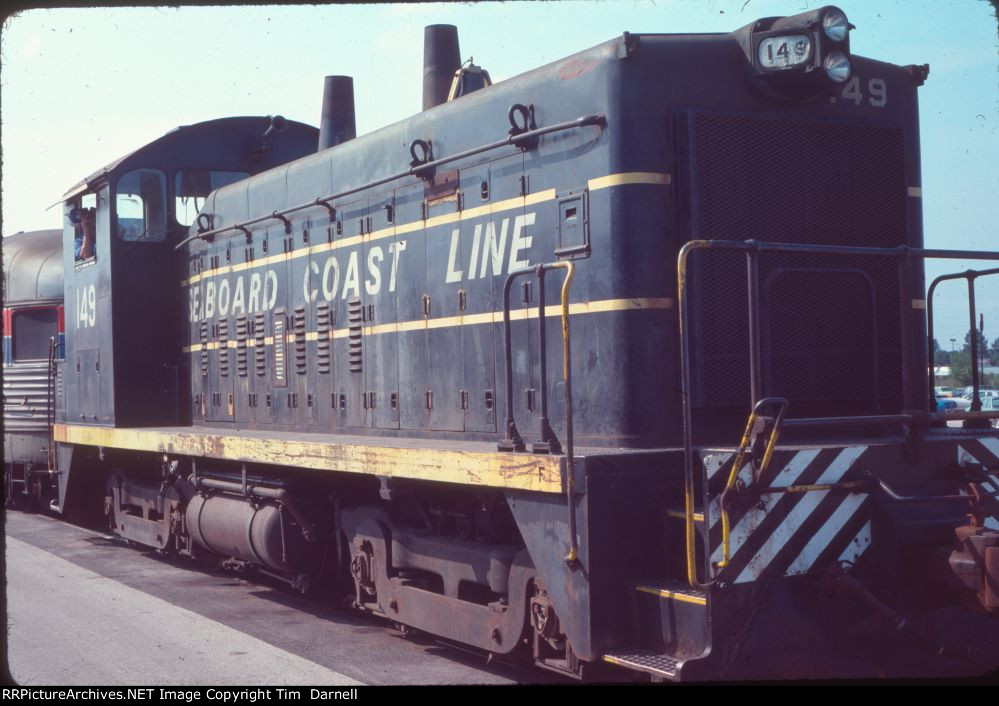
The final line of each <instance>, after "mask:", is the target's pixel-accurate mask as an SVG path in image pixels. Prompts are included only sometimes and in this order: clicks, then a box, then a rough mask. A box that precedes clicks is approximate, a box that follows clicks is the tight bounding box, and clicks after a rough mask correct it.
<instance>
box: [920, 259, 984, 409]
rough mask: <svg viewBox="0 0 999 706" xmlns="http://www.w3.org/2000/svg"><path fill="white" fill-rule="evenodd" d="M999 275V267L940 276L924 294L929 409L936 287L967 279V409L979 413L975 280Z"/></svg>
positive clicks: (932, 405)
mask: <svg viewBox="0 0 999 706" xmlns="http://www.w3.org/2000/svg"><path fill="white" fill-rule="evenodd" d="M996 274H999V267H996V268H993V269H989V270H982V271H978V270H965V271H964V272H955V273H953V274H949V275H940V276H939V277H937V278H936V279H934V280H933V282H932V283H931V284H930V288H929V290H928V291H927V293H926V327H927V329H928V330H929V333H928V334H927V338H928V340H929V341H930V344H929V346H928V347H927V350H928V356H929V358H928V359H929V375H930V384H929V394H930V409H933V408H935V407H936V395H935V394H934V392H933V390H934V388H935V387H936V385H935V383H936V373H935V371H934V370H933V368H934V367H936V366H935V363H936V361H935V360H934V358H935V355H936V351H935V350H934V349H933V341H934V340H935V339H934V336H933V295H934V293H936V289H937V285H938V284H940V283H941V282H945V281H947V280H954V279H967V280H968V317H969V331H971V336H970V338H971V351H970V352H971V387H972V392H971V407H970V408H969V409H970V411H971V412H981V411H982V400H981V398H980V397H979V396H978V392H979V389H980V386H981V380H979V376H978V363H977V361H978V336H976V335H975V309H976V307H975V280H977V279H978V278H979V277H986V276H989V275H996ZM983 423H984V424H987V423H988V422H987V419H986V420H981V421H978V420H975V421H974V422H973V424H972V425H973V426H982V425H983Z"/></svg>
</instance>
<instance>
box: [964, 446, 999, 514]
mask: <svg viewBox="0 0 999 706" xmlns="http://www.w3.org/2000/svg"><path fill="white" fill-rule="evenodd" d="M957 462H958V464H959V465H961V466H966V465H968V464H971V463H975V464H979V465H981V466H983V467H984V468H985V471H986V473H987V476H986V478H987V480H984V481H982V483H981V484H980V485H981V487H982V490H984V491H985V492H986V493H989V494H990V495H992V497H994V498H996V499H997V500H999V437H980V438H977V439H967V440H962V441H961V443H960V445H959V446H958V447H957ZM985 526H986V527H988V528H989V529H994V530H999V520H997V519H996V518H995V517H986V518H985Z"/></svg>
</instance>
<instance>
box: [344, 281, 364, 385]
mask: <svg viewBox="0 0 999 706" xmlns="http://www.w3.org/2000/svg"><path fill="white" fill-rule="evenodd" d="M363 322H364V315H363V307H362V306H361V299H360V298H359V297H353V298H351V299H348V300H347V339H348V343H347V347H348V350H349V351H350V372H352V373H359V372H361V370H363V368H362V361H363V354H362V351H361V324H362V323H363Z"/></svg>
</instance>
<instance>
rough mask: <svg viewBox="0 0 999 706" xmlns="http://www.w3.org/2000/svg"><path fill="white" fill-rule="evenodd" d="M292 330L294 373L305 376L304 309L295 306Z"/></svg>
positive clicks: (306, 369)
mask: <svg viewBox="0 0 999 706" xmlns="http://www.w3.org/2000/svg"><path fill="white" fill-rule="evenodd" d="M291 323H292V330H293V331H294V334H295V372H297V373H298V374H299V375H305V373H306V372H307V371H308V365H307V363H308V359H307V358H306V354H305V307H304V306H296V307H295V313H294V314H293V315H292V322H291Z"/></svg>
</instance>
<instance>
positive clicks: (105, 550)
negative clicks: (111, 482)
mask: <svg viewBox="0 0 999 706" xmlns="http://www.w3.org/2000/svg"><path fill="white" fill-rule="evenodd" d="M5 524H6V536H5V540H6V554H5V559H6V566H5V578H6V616H7V628H8V630H7V645H6V647H7V649H6V655H7V660H8V669H9V672H10V674H11V675H12V677H13V679H14V680H15V681H16V682H17V683H19V684H21V685H33V684H39V685H41V684H44V685H104V686H107V685H123V686H124V685H189V684H199V685H220V686H222V685H283V684H298V685H328V686H344V685H356V684H376V685H377V684H514V683H523V682H525V681H529V682H550V681H552V679H551V678H549V677H548V676H547V675H546V674H544V673H538V672H532V671H525V670H523V669H520V668H517V667H513V666H510V665H504V664H497V663H492V664H487V663H486V659H485V657H484V656H483V655H481V654H476V653H472V652H467V651H464V650H461V649H458V648H455V647H453V646H450V645H443V644H440V643H438V642H436V641H434V640H432V639H430V638H425V637H417V638H413V637H404V636H403V635H401V634H400V633H399V632H398V631H396V630H394V629H392V627H391V626H390V624H389V623H387V622H385V621H380V620H377V619H373V618H370V617H367V616H363V615H356V614H352V613H351V612H349V611H346V610H339V609H335V608H333V607H331V606H327V605H324V604H322V603H321V602H317V601H313V600H307V599H305V598H302V597H301V596H299V595H297V594H294V593H292V592H290V590H289V589H288V588H286V587H284V586H282V585H280V584H279V583H278V582H273V583H271V584H268V583H265V582H261V581H258V580H247V579H244V578H241V577H240V576H237V575H234V574H230V573H223V572H219V571H215V570H211V571H209V570H206V569H204V568H203V567H201V566H199V565H198V564H196V563H194V562H193V561H189V560H184V559H168V558H165V557H162V556H160V555H158V554H157V553H155V552H152V551H145V550H138V549H134V548H131V547H128V546H125V543H124V542H122V541H121V540H119V539H117V538H115V537H111V536H109V535H107V534H104V533H101V532H94V531H92V530H88V529H84V528H80V527H76V526H73V525H69V524H67V523H64V522H62V521H60V520H58V519H55V518H53V517H49V516H45V515H30V514H25V513H20V512H13V511H7V512H6V515H5Z"/></svg>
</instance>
